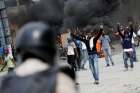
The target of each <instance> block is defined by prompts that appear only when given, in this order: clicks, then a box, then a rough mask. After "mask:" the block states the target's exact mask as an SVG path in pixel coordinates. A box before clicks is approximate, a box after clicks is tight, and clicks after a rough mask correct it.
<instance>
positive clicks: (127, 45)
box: [118, 22, 134, 70]
mask: <svg viewBox="0 0 140 93" xmlns="http://www.w3.org/2000/svg"><path fill="white" fill-rule="evenodd" d="M133 31H134V29H133V25H132V23H131V22H130V23H129V27H128V26H127V27H125V29H124V34H122V33H121V31H120V24H118V32H119V35H120V36H121V39H122V46H123V59H124V66H125V68H126V70H128V63H127V60H128V58H129V57H130V63H131V65H130V67H131V68H133V67H134V65H133V61H134V60H133V48H132V37H133Z"/></svg>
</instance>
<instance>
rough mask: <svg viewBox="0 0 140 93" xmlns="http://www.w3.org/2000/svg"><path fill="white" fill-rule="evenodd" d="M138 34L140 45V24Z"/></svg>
mask: <svg viewBox="0 0 140 93" xmlns="http://www.w3.org/2000/svg"><path fill="white" fill-rule="evenodd" d="M137 36H138V46H139V42H140V26H139V30H138V32H137Z"/></svg>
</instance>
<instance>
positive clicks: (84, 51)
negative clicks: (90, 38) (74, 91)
mask: <svg viewBox="0 0 140 93" xmlns="http://www.w3.org/2000/svg"><path fill="white" fill-rule="evenodd" d="M81 59H82V61H81V67H82V68H84V65H85V63H86V62H87V61H88V54H87V50H86V49H85V50H82V58H81Z"/></svg>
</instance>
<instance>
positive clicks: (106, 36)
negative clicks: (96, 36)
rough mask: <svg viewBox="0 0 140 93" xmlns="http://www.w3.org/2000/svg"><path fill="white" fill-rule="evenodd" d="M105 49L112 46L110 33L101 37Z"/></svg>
mask: <svg viewBox="0 0 140 93" xmlns="http://www.w3.org/2000/svg"><path fill="white" fill-rule="evenodd" d="M100 40H101V43H102V47H103V49H106V48H110V45H109V43H110V42H111V40H110V38H109V36H108V35H104V36H102V37H101V38H100Z"/></svg>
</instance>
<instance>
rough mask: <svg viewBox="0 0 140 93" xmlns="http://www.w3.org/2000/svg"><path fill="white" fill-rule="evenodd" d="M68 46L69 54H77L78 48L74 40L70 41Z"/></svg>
mask: <svg viewBox="0 0 140 93" xmlns="http://www.w3.org/2000/svg"><path fill="white" fill-rule="evenodd" d="M67 48H68V51H67V55H75V53H74V49H75V48H76V45H75V43H74V42H70V43H68V46H67Z"/></svg>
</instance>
